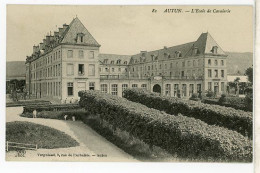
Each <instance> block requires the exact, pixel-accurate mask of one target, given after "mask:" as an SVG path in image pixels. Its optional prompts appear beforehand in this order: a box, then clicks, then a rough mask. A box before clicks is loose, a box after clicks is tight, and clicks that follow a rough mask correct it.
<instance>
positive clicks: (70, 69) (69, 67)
mask: <svg viewBox="0 0 260 173" xmlns="http://www.w3.org/2000/svg"><path fill="white" fill-rule="evenodd" d="M51 73H52V69H51ZM67 75H68V76H72V75H74V65H73V64H67Z"/></svg>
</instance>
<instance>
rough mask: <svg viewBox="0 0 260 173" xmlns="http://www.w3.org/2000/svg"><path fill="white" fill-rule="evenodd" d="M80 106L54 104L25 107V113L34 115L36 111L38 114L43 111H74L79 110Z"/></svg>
mask: <svg viewBox="0 0 260 173" xmlns="http://www.w3.org/2000/svg"><path fill="white" fill-rule="evenodd" d="M79 108H80V107H79V105H78V104H52V105H32V106H24V107H23V114H24V113H32V112H33V111H34V110H36V111H37V112H41V111H68V110H72V109H79Z"/></svg>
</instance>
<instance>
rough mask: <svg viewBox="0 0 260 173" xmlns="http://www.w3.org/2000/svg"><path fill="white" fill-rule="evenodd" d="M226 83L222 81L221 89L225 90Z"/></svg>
mask: <svg viewBox="0 0 260 173" xmlns="http://www.w3.org/2000/svg"><path fill="white" fill-rule="evenodd" d="M224 85H225V83H224V82H221V91H224Z"/></svg>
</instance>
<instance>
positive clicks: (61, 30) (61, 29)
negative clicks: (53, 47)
mask: <svg viewBox="0 0 260 173" xmlns="http://www.w3.org/2000/svg"><path fill="white" fill-rule="evenodd" d="M63 31H64V28H59V34H60V36H61V35H62V33H63Z"/></svg>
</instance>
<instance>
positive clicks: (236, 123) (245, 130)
mask: <svg viewBox="0 0 260 173" xmlns="http://www.w3.org/2000/svg"><path fill="white" fill-rule="evenodd" d="M124 97H125V98H127V99H128V100H130V101H133V102H138V103H141V104H144V105H146V106H148V107H150V108H154V109H158V110H161V111H165V112H166V113H168V114H173V115H177V114H178V113H181V114H183V115H184V116H188V117H194V118H196V119H200V120H202V121H204V122H206V123H208V124H209V125H218V126H222V127H225V128H228V129H230V130H235V131H237V132H239V133H241V134H243V135H245V136H248V137H252V130H253V116H252V113H251V112H245V111H242V110H235V109H233V108H229V107H223V106H218V105H210V104H203V103H200V102H196V101H191V100H181V99H178V98H171V97H163V96H157V95H154V94H153V93H151V92H148V91H144V90H141V89H127V90H125V91H124Z"/></svg>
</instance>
